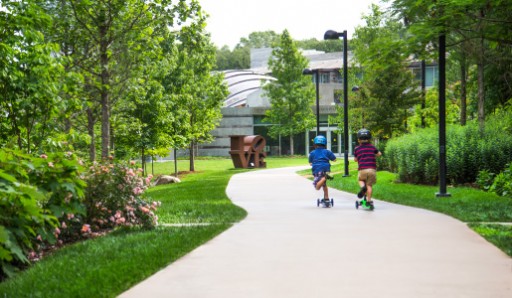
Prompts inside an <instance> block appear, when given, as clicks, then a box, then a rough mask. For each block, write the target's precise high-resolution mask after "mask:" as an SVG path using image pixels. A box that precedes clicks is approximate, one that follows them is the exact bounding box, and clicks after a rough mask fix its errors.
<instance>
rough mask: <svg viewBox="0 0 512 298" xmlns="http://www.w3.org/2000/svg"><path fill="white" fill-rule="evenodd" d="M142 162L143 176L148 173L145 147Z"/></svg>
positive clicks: (142, 151)
mask: <svg viewBox="0 0 512 298" xmlns="http://www.w3.org/2000/svg"><path fill="white" fill-rule="evenodd" d="M140 155H141V164H142V176H145V174H146V152H145V151H144V147H143V148H142V150H141V154H140Z"/></svg>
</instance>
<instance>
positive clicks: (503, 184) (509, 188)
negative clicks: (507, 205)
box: [489, 163, 512, 197]
mask: <svg viewBox="0 0 512 298" xmlns="http://www.w3.org/2000/svg"><path fill="white" fill-rule="evenodd" d="M489 191H490V192H494V193H496V194H497V195H499V196H504V197H512V163H511V164H509V165H507V168H506V169H505V170H504V171H503V172H501V173H499V174H498V175H497V176H496V177H494V180H493V182H492V185H491V186H490V187H489Z"/></svg>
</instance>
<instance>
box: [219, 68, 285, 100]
mask: <svg viewBox="0 0 512 298" xmlns="http://www.w3.org/2000/svg"><path fill="white" fill-rule="evenodd" d="M275 80H276V79H275V78H273V77H271V76H268V75H265V74H260V73H256V72H254V71H252V70H227V71H224V81H225V82H226V84H227V85H228V90H229V95H228V97H227V98H226V100H225V101H224V107H241V106H245V105H246V104H247V97H248V96H249V95H250V94H252V93H254V92H256V91H258V90H259V89H261V87H262V86H263V85H264V84H265V83H266V82H268V81H275Z"/></svg>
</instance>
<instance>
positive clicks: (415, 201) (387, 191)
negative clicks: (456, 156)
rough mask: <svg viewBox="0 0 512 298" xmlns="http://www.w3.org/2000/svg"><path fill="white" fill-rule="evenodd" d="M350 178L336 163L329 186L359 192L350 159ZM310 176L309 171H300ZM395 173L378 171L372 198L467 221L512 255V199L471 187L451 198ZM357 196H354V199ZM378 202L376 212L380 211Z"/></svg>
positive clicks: (454, 190)
mask: <svg viewBox="0 0 512 298" xmlns="http://www.w3.org/2000/svg"><path fill="white" fill-rule="evenodd" d="M349 165H350V167H349V174H350V176H349V177H342V176H343V174H344V166H343V162H341V163H337V162H336V163H334V164H333V167H332V172H333V173H334V174H335V179H334V180H333V181H329V187H333V188H336V189H339V190H343V191H346V192H351V193H354V194H356V193H357V192H358V191H359V185H358V183H357V163H355V162H350V164H349ZM300 173H301V174H303V175H310V171H309V170H305V171H301V172H300ZM396 180H397V177H396V174H393V173H390V172H386V171H379V172H377V184H376V185H375V186H374V188H373V197H374V198H375V199H378V200H383V201H387V202H392V203H397V204H401V205H406V206H412V207H418V208H423V209H428V210H432V211H436V212H440V213H444V214H446V215H449V216H452V217H454V218H457V219H459V220H460V221H463V222H466V223H468V225H469V226H470V227H471V228H472V229H474V230H475V231H476V232H477V233H479V234H480V235H482V236H483V237H484V238H486V239H487V240H488V241H489V242H491V243H493V244H495V245H496V246H497V247H499V248H500V249H501V250H503V251H504V252H505V253H507V254H508V255H509V256H512V227H511V226H510V225H508V224H512V199H511V198H506V197H500V196H497V195H496V194H493V193H488V192H484V191H482V190H479V189H474V188H470V187H459V186H457V187H448V188H447V192H448V193H449V194H450V195H451V196H449V197H437V196H436V193H438V192H439V187H438V186H426V185H414V184H407V183H398V182H396ZM355 199H356V196H355V195H354V200H355ZM378 208H379V207H378V204H376V212H378Z"/></svg>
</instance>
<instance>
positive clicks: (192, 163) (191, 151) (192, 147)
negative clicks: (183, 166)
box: [189, 141, 195, 172]
mask: <svg viewBox="0 0 512 298" xmlns="http://www.w3.org/2000/svg"><path fill="white" fill-rule="evenodd" d="M189 155H190V171H191V172H194V171H195V167H194V141H192V142H190V154H189Z"/></svg>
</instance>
